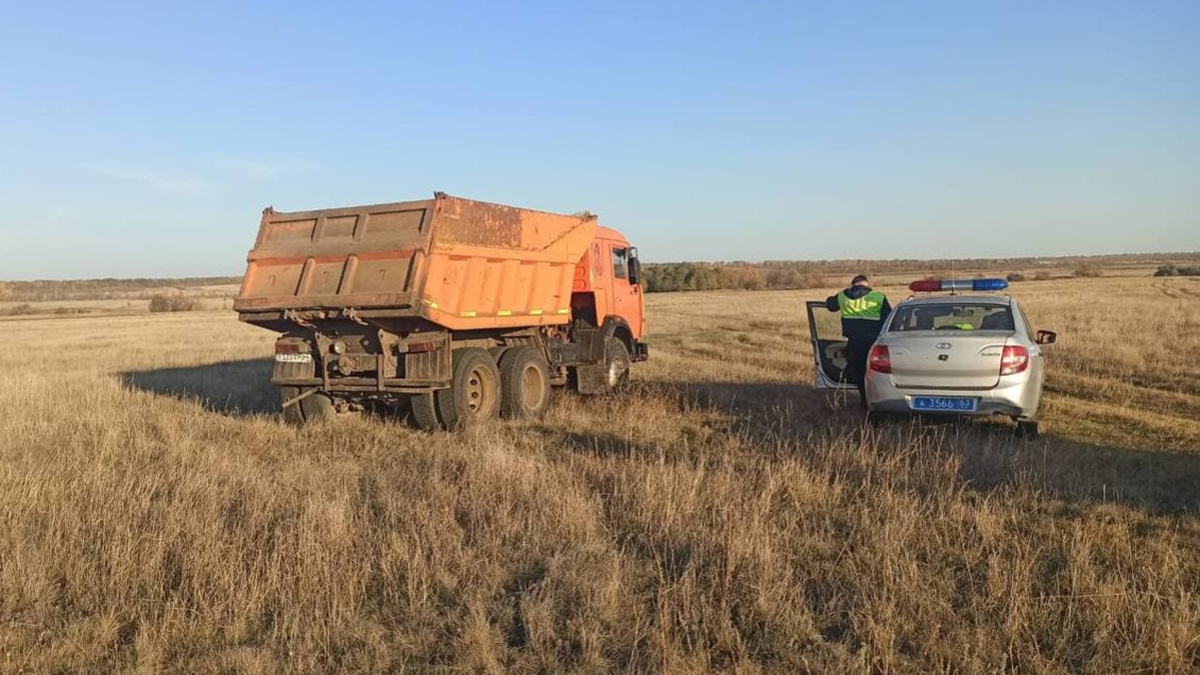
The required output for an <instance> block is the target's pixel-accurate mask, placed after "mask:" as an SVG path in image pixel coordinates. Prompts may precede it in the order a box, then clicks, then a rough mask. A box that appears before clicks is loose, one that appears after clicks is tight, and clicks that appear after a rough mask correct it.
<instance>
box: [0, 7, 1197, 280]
mask: <svg viewBox="0 0 1200 675" xmlns="http://www.w3.org/2000/svg"><path fill="white" fill-rule="evenodd" d="M166 4H183V3H145V4H134V3H127V2H119V1H118V2H103V3H102V2H94V3H69V2H44V3H34V2H19V3H9V4H8V5H7V7H6V8H5V10H4V12H3V14H4V18H3V20H2V21H0V63H2V64H3V66H2V67H0V207H2V213H0V278H4V279H29V278H64V277H93V276H168V275H169V276H186V275H209V274H237V273H240V272H241V271H242V270H243V268H244V260H245V253H246V250H247V249H248V248H249V247H250V245H251V243H252V242H253V239H254V235H255V230H256V228H257V225H258V216H259V211H260V210H261V209H262V207H264V206H266V205H268V204H273V205H274V206H275V207H276V208H277V209H280V210H298V209H304V208H311V207H327V206H337V205H349V204H357V203H369V202H381V201H396V200H402V199H410V198H413V199H416V198H426V197H427V196H428V195H430V194H431V193H432V192H433V191H434V190H444V191H447V192H450V193H451V194H457V195H461V196H466V197H474V198H478V199H485V200H489V201H499V202H503V203H510V204H516V205H521V206H529V207H534V208H541V209H545V210H552V211H565V212H573V211H578V210H583V209H588V210H591V211H594V212H597V213H599V214H600V216H601V221H602V222H604V223H605V224H608V225H610V226H613V227H616V228H618V229H621V230H622V231H624V232H625V233H626V234H627V235H628V236H629V237H630V238H631V239H633V240H634V241H635V243H636V244H637V245H638V246H639V247H640V249H641V251H642V256H643V258H644V259H647V260H652V261H654V260H657V261H667V260H688V259H702V260H735V259H748V260H760V259H821V258H860V257H861V258H872V257H879V258H892V257H918V258H927V257H989V256H1012V255H1056V254H1075V253H1117V252H1145V251H1171V250H1173V251H1184V250H1197V249H1200V2H1198V1H1197V0H1182V1H1179V2H1100V1H1086V2H1084V1H1070V2H1068V1H1055V2H1012V1H1008V2H994V3H976V2H962V1H961V0H956V1H953V2H936V3H935V2H923V3H918V2H911V3H909V2H875V3H821V4H816V3H804V2H783V1H780V2H770V3H754V2H737V3H734V2H728V3H721V4H715V3H705V2H694V1H693V2H683V3H675V2H657V3H641V2H638V3H620V2H604V3H596V4H593V5H590V6H589V5H585V4H584V3H570V2H561V1H558V2H550V1H544V2H543V1H538V2H523V3H498V2H472V3H454V2H421V3H415V4H409V3H380V4H363V5H356V4H354V3H335V2H320V3H308V2H289V3H280V4H279V5H277V6H275V7H267V6H265V5H263V6H256V7H252V6H250V5H251V4H252V3H243V2H223V1H218V2H203V3H200V2H196V3H187V4H189V5H190V7H180V8H167V7H164V6H162V5H166ZM506 6H507V7H506Z"/></svg>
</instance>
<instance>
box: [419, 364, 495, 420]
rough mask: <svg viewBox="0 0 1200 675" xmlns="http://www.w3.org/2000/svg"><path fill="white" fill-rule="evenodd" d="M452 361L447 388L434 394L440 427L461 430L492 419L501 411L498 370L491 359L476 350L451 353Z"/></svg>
mask: <svg viewBox="0 0 1200 675" xmlns="http://www.w3.org/2000/svg"><path fill="white" fill-rule="evenodd" d="M451 361H452V362H453V364H454V365H453V369H452V370H453V377H452V379H451V382H450V388H449V389H439V390H438V391H436V392H434V394H433V397H434V399H435V401H436V404H437V413H438V417H439V418H440V419H441V421H442V424H444V425H445V426H446V428H447V429H462V428H465V427H469V426H471V425H473V424H476V423H478V422H481V421H484V420H488V419H491V418H493V417H495V416H496V414H497V413H498V412H499V411H500V370H499V369H498V368H497V367H496V362H495V361H494V360H493V359H492V355H491V354H488V353H487V350H484V349H480V348H478V347H460V348H458V349H455V350H454V351H453V352H452V353H451ZM415 402H416V401H415V400H414V403H415Z"/></svg>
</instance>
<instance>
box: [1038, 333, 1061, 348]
mask: <svg viewBox="0 0 1200 675" xmlns="http://www.w3.org/2000/svg"><path fill="white" fill-rule="evenodd" d="M1055 342H1058V333H1055V332H1054V331H1052V330H1039V331H1038V332H1037V343H1038V344H1039V345H1052V344H1054V343H1055Z"/></svg>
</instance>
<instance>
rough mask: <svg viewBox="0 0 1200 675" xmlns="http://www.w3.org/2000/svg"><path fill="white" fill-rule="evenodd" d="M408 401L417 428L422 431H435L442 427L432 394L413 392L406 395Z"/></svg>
mask: <svg viewBox="0 0 1200 675" xmlns="http://www.w3.org/2000/svg"><path fill="white" fill-rule="evenodd" d="M408 402H409V403H410V404H411V407H412V416H413V421H414V422H416V423H417V428H419V429H421V430H422V431H437V430H438V429H441V428H442V422H441V420H439V419H438V416H437V407H436V403H435V402H434V400H433V394H413V395H411V396H409V397H408Z"/></svg>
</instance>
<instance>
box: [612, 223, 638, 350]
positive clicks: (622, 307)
mask: <svg viewBox="0 0 1200 675" xmlns="http://www.w3.org/2000/svg"><path fill="white" fill-rule="evenodd" d="M609 256H610V258H609V259H610V260H611V261H612V298H613V314H616V315H617V316H619V317H621V318H622V319H625V322H626V323H628V324H629V329H630V330H631V331H633V337H634V339H638V338H641V337H642V287H641V286H640V285H639V284H636V283H633V279H632V276H633V275H632V270H633V269H634V267H635V266H636V264H637V263H631V262H630V261H631V260H633V259H636V249H634V248H632V247H630V246H627V245H626V244H624V243H620V242H612V243H611V244H609ZM638 281H640V280H638Z"/></svg>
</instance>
